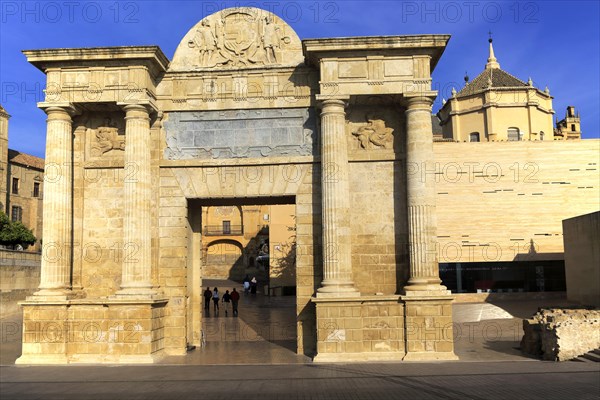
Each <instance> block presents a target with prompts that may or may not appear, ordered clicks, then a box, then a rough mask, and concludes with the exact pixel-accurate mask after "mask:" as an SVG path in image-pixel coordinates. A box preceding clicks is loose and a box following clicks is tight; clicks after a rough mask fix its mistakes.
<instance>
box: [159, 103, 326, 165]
mask: <svg viewBox="0 0 600 400" xmlns="http://www.w3.org/2000/svg"><path fill="white" fill-rule="evenodd" d="M315 122H316V118H315V113H314V110H312V109H306V108H295V109H281V110H248V111H240V110H227V111H202V112H173V113H169V115H168V120H167V121H165V123H164V129H165V132H166V141H167V148H166V150H165V154H164V157H165V158H166V159H169V160H179V159H181V160H184V159H217V158H261V157H268V156H283V155H294V156H308V155H313V154H315V151H316V143H315V142H316V140H315V138H316V136H315V135H316V125H315Z"/></svg>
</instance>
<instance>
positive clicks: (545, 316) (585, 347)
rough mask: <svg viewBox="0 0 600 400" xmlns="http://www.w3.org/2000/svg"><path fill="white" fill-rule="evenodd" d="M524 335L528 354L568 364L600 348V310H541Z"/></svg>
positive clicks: (523, 347)
mask: <svg viewBox="0 0 600 400" xmlns="http://www.w3.org/2000/svg"><path fill="white" fill-rule="evenodd" d="M523 332H524V335H523V339H521V350H522V351H524V352H525V353H528V354H533V355H536V356H541V357H542V358H543V359H544V360H550V361H567V360H570V359H573V358H575V357H577V356H580V355H582V354H584V353H587V352H588V351H590V350H593V349H596V348H598V347H600V310H590V309H557V308H551V309H540V310H539V311H538V312H537V314H535V315H534V316H533V317H532V318H531V319H528V320H524V321H523Z"/></svg>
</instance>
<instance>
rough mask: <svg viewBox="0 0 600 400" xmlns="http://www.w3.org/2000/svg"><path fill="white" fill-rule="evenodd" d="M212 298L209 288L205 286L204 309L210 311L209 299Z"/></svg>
mask: <svg viewBox="0 0 600 400" xmlns="http://www.w3.org/2000/svg"><path fill="white" fill-rule="evenodd" d="M211 298H212V292H211V291H210V288H209V287H207V288H206V290H205V291H204V309H205V310H206V311H207V312H208V311H210V299H211Z"/></svg>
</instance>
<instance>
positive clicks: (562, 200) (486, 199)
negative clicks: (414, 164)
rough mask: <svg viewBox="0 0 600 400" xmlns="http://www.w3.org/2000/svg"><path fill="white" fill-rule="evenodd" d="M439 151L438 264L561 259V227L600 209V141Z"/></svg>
mask: <svg viewBox="0 0 600 400" xmlns="http://www.w3.org/2000/svg"><path fill="white" fill-rule="evenodd" d="M433 149H434V152H435V161H436V170H435V171H430V172H426V171H425V172H424V171H421V170H419V171H418V172H420V173H422V174H423V175H422V178H423V179H435V180H436V193H437V195H436V204H437V221H438V233H437V234H438V243H439V245H438V246H439V247H438V254H439V260H440V262H447V263H453V262H486V261H513V260H556V259H562V258H563V254H562V253H563V251H564V247H563V232H562V221H563V220H564V219H566V218H572V217H575V216H578V215H581V214H587V213H590V212H595V211H598V204H600V190H599V186H598V182H600V166H599V165H598V153H599V152H600V140H597V139H589V140H572V141H571V140H570V141H543V142H540V141H536V142H493V143H491V142H490V143H444V142H441V143H434V146H433Z"/></svg>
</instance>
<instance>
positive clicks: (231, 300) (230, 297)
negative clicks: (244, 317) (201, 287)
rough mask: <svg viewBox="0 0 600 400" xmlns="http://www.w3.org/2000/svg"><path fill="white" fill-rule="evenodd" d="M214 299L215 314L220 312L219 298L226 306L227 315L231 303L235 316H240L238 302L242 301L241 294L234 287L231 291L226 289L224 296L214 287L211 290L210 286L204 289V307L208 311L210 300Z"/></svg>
mask: <svg viewBox="0 0 600 400" xmlns="http://www.w3.org/2000/svg"><path fill="white" fill-rule="evenodd" d="M211 299H212V301H213V309H214V312H215V314H217V313H218V312H219V300H220V301H221V302H222V303H223V307H224V308H225V316H227V314H228V312H229V305H230V304H231V307H232V310H233V316H234V317H237V316H238V303H239V301H240V294H239V293H238V292H237V291H236V290H235V288H233V291H232V292H231V293H229V290H226V291H225V294H224V295H223V297H220V295H219V289H218V288H214V289H213V290H210V288H209V287H207V288H206V290H205V291H204V309H205V310H206V312H207V313H208V312H210V300H211Z"/></svg>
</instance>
